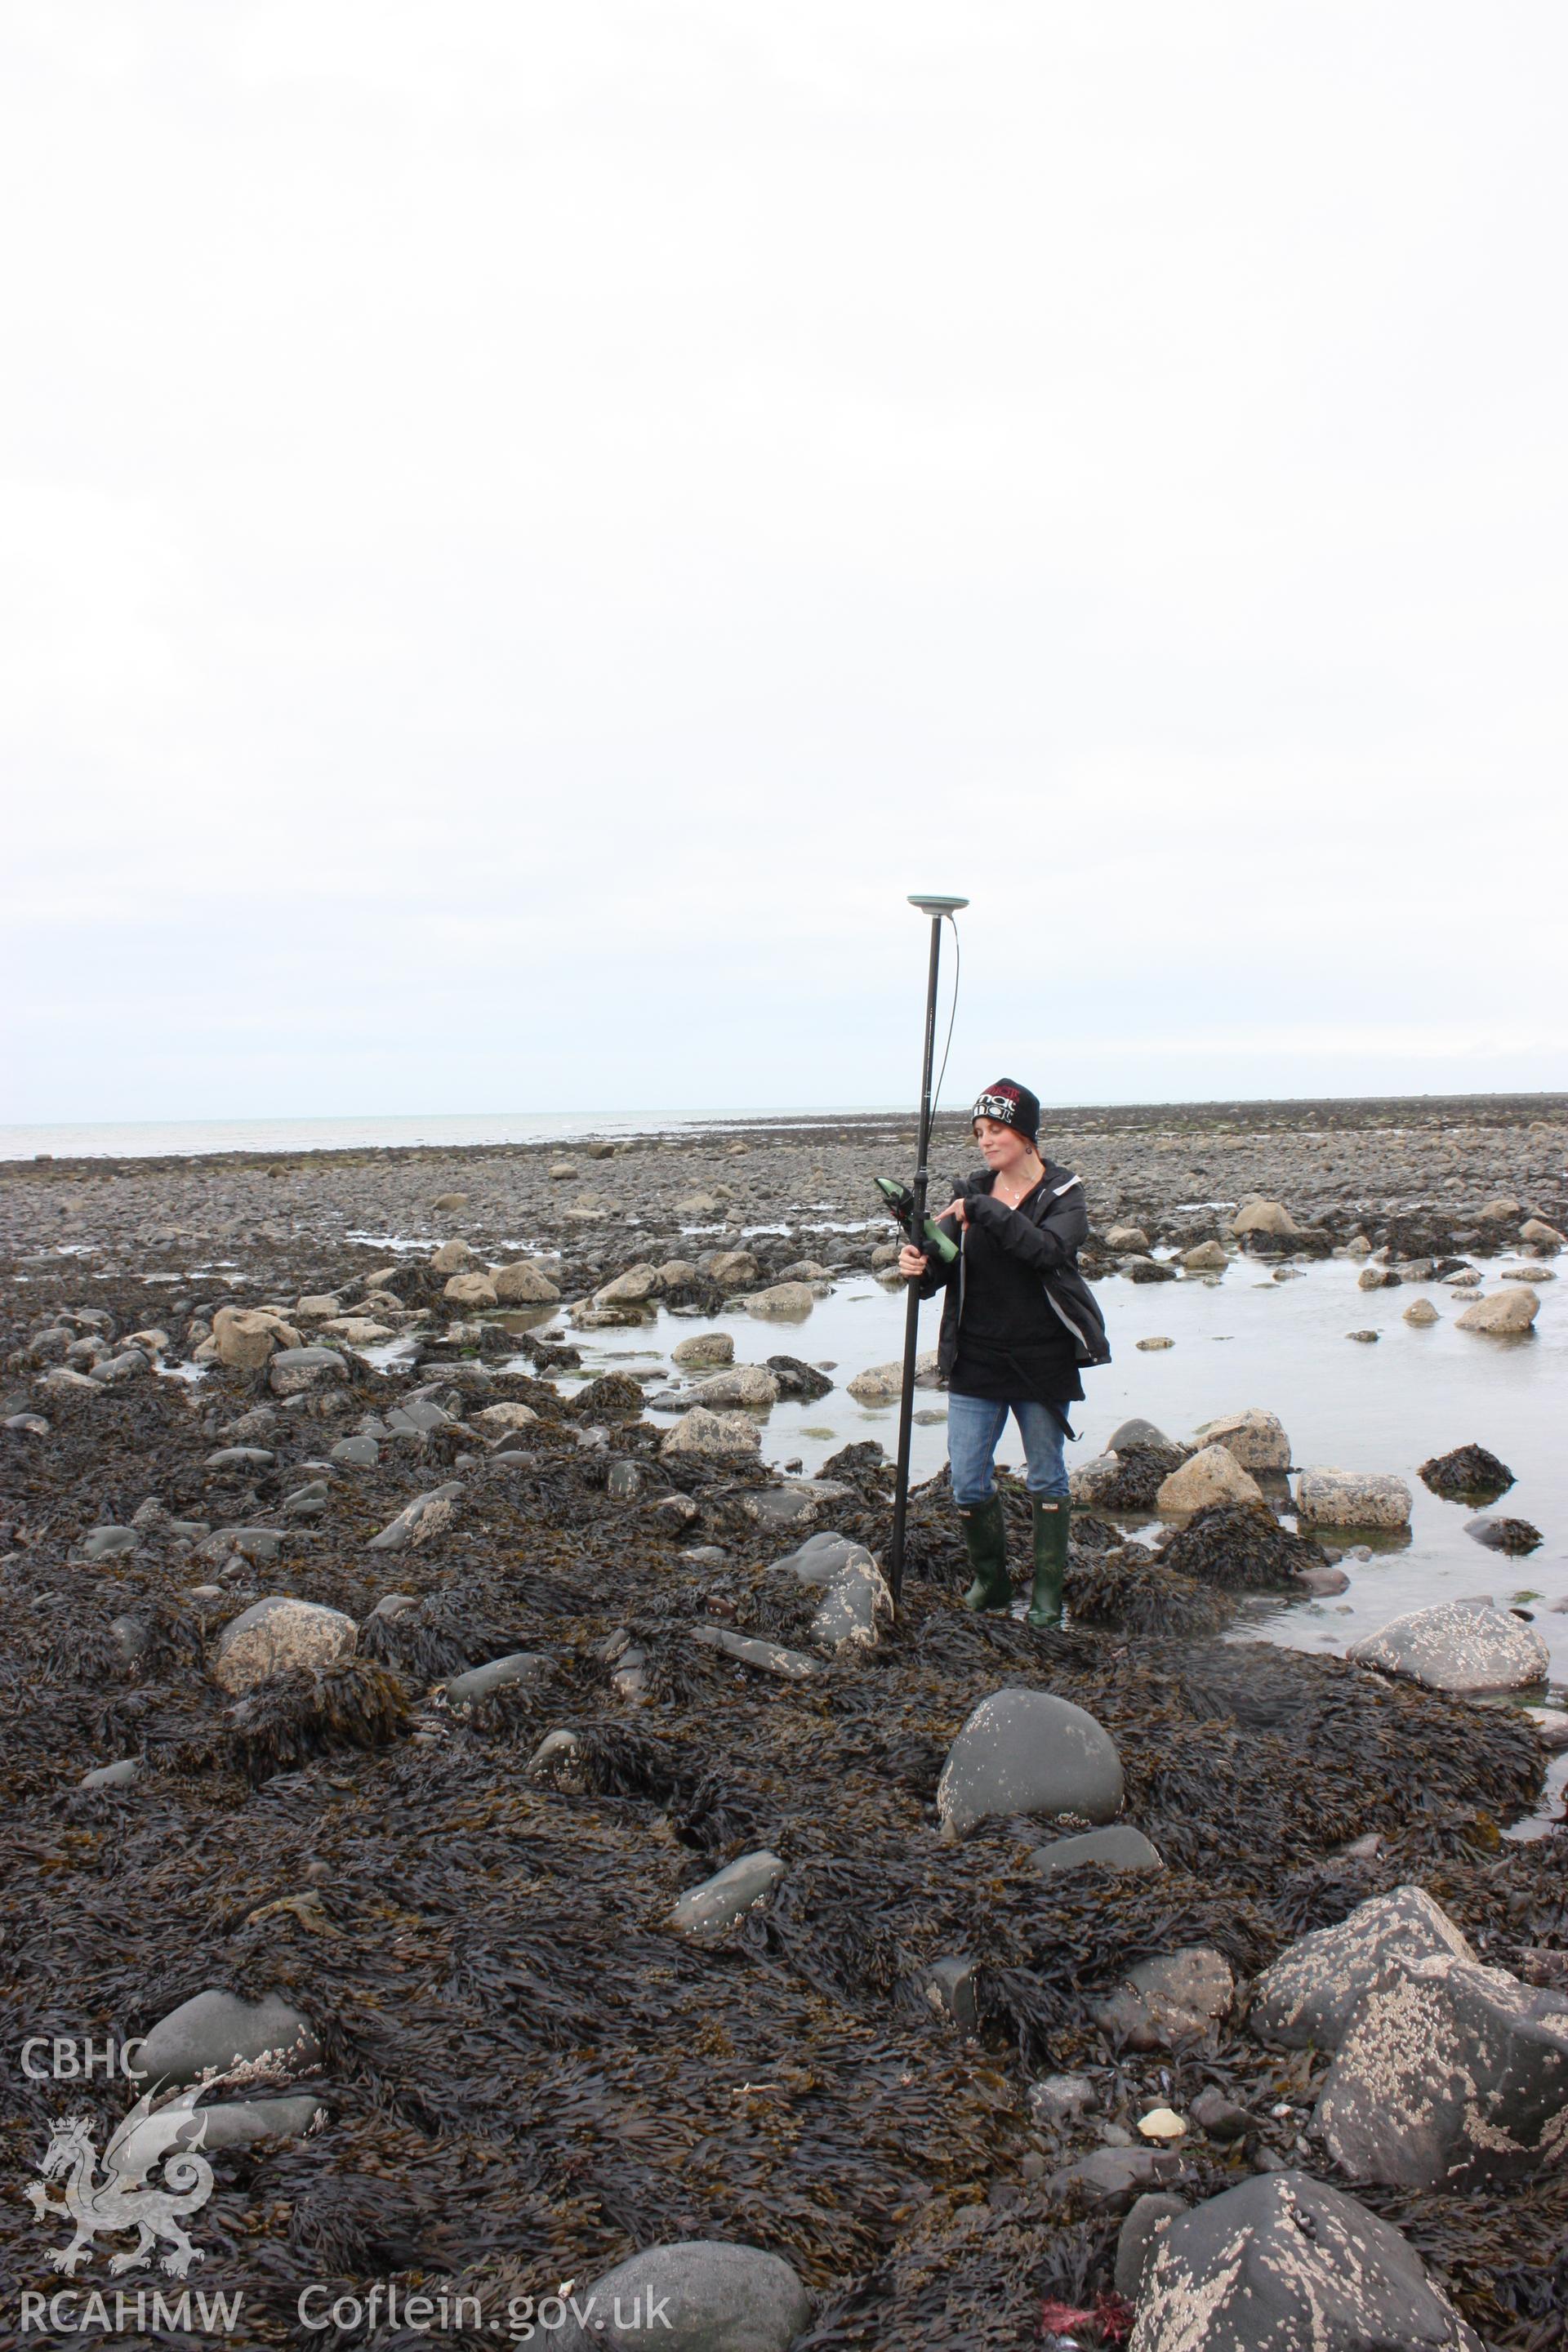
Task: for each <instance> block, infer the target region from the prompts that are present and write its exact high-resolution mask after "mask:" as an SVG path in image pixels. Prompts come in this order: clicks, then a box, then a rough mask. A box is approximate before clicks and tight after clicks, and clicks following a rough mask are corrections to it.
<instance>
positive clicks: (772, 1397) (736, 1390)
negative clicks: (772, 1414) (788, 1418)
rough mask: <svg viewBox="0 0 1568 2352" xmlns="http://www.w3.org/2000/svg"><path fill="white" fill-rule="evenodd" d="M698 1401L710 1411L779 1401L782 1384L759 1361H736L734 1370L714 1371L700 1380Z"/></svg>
mask: <svg viewBox="0 0 1568 2352" xmlns="http://www.w3.org/2000/svg"><path fill="white" fill-rule="evenodd" d="M697 1401H698V1402H699V1404H701V1405H706V1407H707V1408H708V1410H709V1412H721V1411H722V1410H723V1409H724V1408H725V1407H726V1406H729V1405H737V1404H750V1405H770V1404H777V1402H778V1401H779V1384H778V1381H777V1380H776V1378H775V1377H774V1375H773V1373H772V1372H768V1371H764V1370H763V1367H762V1366H761V1365H760V1364H737V1365H735V1366H734V1368H733V1370H730V1371H727V1372H715V1373H713V1374H712V1376H711V1378H710V1379H708V1380H705V1381H701V1382H700V1384H699V1386H698V1389H697Z"/></svg>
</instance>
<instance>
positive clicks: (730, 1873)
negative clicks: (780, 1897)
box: [669, 1849, 784, 1939]
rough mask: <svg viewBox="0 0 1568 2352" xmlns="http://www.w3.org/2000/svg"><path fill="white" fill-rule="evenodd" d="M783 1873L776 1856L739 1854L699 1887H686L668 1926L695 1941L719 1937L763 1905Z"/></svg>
mask: <svg viewBox="0 0 1568 2352" xmlns="http://www.w3.org/2000/svg"><path fill="white" fill-rule="evenodd" d="M783 1876H784V1864H783V1863H782V1862H781V1861H780V1860H779V1858H778V1855H777V1854H776V1853H768V1852H767V1851H766V1850H765V1849H763V1851H761V1852H759V1853H743V1854H742V1856H741V1857H740V1860H739V1861H738V1862H731V1863H729V1864H726V1866H725V1867H724V1869H722V1870H718V1871H715V1872H714V1874H713V1875H712V1877H711V1878H705V1879H704V1880H703V1881H702V1884H701V1885H700V1886H689V1887H688V1888H687V1890H686V1892H685V1894H684V1895H681V1896H680V1898H679V1901H678V1902H677V1904H676V1906H675V1908H674V1910H673V1911H672V1912H671V1913H670V1915H669V1925H670V1926H671V1927H678V1928H679V1930H680V1932H681V1933H682V1935H686V1936H695V1937H698V1938H699V1939H701V1938H702V1937H708V1936H721V1935H722V1934H723V1932H724V1930H725V1929H726V1927H733V1926H734V1924H735V1922H736V1920H737V1919H741V1918H743V1917H744V1916H745V1914H746V1913H747V1912H748V1911H750V1910H752V1909H753V1908H754V1907H755V1906H756V1905H757V1904H759V1903H764V1902H766V1900H767V1898H768V1896H769V1895H771V1894H772V1893H773V1889H774V1887H775V1886H776V1885H778V1883H779V1881H780V1879H781V1878H782V1877H783Z"/></svg>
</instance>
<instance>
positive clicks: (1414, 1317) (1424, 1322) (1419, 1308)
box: [1405, 1298, 1443, 1331]
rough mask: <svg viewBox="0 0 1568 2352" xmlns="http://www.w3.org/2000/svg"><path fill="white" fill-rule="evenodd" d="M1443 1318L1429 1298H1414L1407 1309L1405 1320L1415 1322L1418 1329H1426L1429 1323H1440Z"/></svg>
mask: <svg viewBox="0 0 1568 2352" xmlns="http://www.w3.org/2000/svg"><path fill="white" fill-rule="evenodd" d="M1442 1319H1443V1318H1442V1317H1441V1316H1440V1315H1439V1314H1438V1312H1437V1309H1436V1307H1434V1306H1433V1304H1432V1301H1431V1300H1430V1299H1429V1298H1413V1299H1412V1300H1411V1302H1410V1304H1409V1306H1408V1307H1406V1308H1405V1322H1406V1323H1410V1324H1413V1325H1414V1326H1415V1328H1416V1329H1417V1330H1418V1331H1424V1330H1426V1328H1428V1326H1429V1325H1431V1324H1433V1323H1440V1322H1441V1321H1442Z"/></svg>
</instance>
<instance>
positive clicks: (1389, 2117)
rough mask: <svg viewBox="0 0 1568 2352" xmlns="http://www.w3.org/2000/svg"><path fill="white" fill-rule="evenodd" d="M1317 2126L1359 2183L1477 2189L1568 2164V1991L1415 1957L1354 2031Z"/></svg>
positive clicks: (1366, 2006)
mask: <svg viewBox="0 0 1568 2352" xmlns="http://www.w3.org/2000/svg"><path fill="white" fill-rule="evenodd" d="M1317 2128H1318V2130H1319V2132H1320V2133H1321V2136H1322V2139H1323V2143H1324V2145H1325V2147H1327V2148H1328V2151H1329V2154H1330V2155H1331V2157H1332V2158H1333V2159H1334V2162H1335V2163H1336V2164H1337V2165H1338V2166H1339V2167H1340V2168H1341V2169H1342V2171H1344V2172H1347V2173H1349V2174H1350V2176H1351V2178H1352V2179H1356V2180H1377V2181H1384V2182H1387V2183H1390V2184H1393V2185H1396V2186H1400V2187H1405V2188H1413V2189H1436V2188H1444V2189H1466V2188H1471V2187H1474V2186H1477V2185H1479V2184H1480V2183H1482V2182H1487V2181H1494V2180H1511V2179H1518V2178H1519V2177H1520V2176H1521V2174H1525V2173H1531V2172H1536V2171H1539V2170H1541V2169H1542V2168H1545V2167H1547V2166H1549V2165H1561V2164H1562V2163H1563V2160H1564V2158H1568V1990H1546V1991H1537V1990H1533V1989H1532V1988H1531V1987H1530V1986H1528V1985H1522V1984H1521V1983H1520V1982H1519V1980H1518V1979H1517V1978H1515V1977H1510V1975H1508V1974H1507V1972H1506V1971H1505V1970H1504V1969H1488V1968H1482V1967H1480V1966H1479V1963H1477V1962H1475V1961H1473V1960H1465V1959H1459V1958H1456V1957H1455V1956H1454V1955H1453V1954H1452V1953H1447V1952H1446V1953H1442V1954H1440V1955H1438V1956H1437V1957H1436V1958H1431V1959H1424V1960H1409V1961H1405V1962H1404V1963H1403V1964H1402V1965H1401V1966H1399V1967H1398V1968H1397V1969H1395V1971H1394V1975H1393V1978H1392V1980H1391V1981H1389V1982H1387V1983H1384V1985H1382V1986H1380V1987H1379V1988H1378V1989H1377V1990H1375V1991H1373V1992H1370V1993H1368V1994H1367V1995H1366V1997H1365V1999H1364V2000H1363V2001H1362V2003H1361V2005H1360V2007H1359V2008H1358V2009H1357V2011H1356V2012H1355V2015H1354V2016H1353V2017H1352V2020H1351V2021H1350V2024H1349V2026H1348V2027H1347V2028H1346V2030H1345V2034H1344V2038H1343V2040H1342V2042H1341V2043H1340V2046H1339V2051H1338V2053H1337V2055H1336V2057H1335V2059H1334V2063H1333V2065H1332V2066H1331V2069H1330V2071H1329V2078H1328V2081H1327V2082H1326V2083H1325V2084H1324V2085H1323V2090H1322V2095H1321V2098H1320V2099H1319V2101H1318V2108H1317Z"/></svg>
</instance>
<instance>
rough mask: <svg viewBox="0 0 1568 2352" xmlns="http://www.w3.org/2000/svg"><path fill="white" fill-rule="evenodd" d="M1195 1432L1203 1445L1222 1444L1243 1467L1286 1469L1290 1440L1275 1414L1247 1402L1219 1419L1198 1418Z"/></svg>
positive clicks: (1288, 1465) (1288, 1463)
mask: <svg viewBox="0 0 1568 2352" xmlns="http://www.w3.org/2000/svg"><path fill="white" fill-rule="evenodd" d="M1196 1434H1197V1435H1198V1436H1199V1437H1201V1438H1202V1440H1203V1442H1204V1444H1205V1445H1223V1446H1224V1448H1225V1450H1226V1453H1227V1454H1234V1455H1235V1456H1236V1459H1237V1461H1238V1462H1239V1463H1240V1465H1241V1466H1242V1468H1243V1469H1244V1470H1289V1467H1290V1441H1289V1438H1288V1437H1287V1436H1286V1434H1285V1424H1284V1423H1283V1422H1282V1421H1281V1420H1280V1419H1279V1414H1278V1413H1273V1412H1264V1411H1263V1410H1262V1408H1261V1407H1260V1406H1258V1405H1249V1406H1248V1407H1247V1411H1246V1412H1227V1413H1224V1414H1222V1415H1221V1417H1220V1419H1219V1420H1218V1421H1201V1422H1200V1423H1198V1426H1197V1431H1196Z"/></svg>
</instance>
